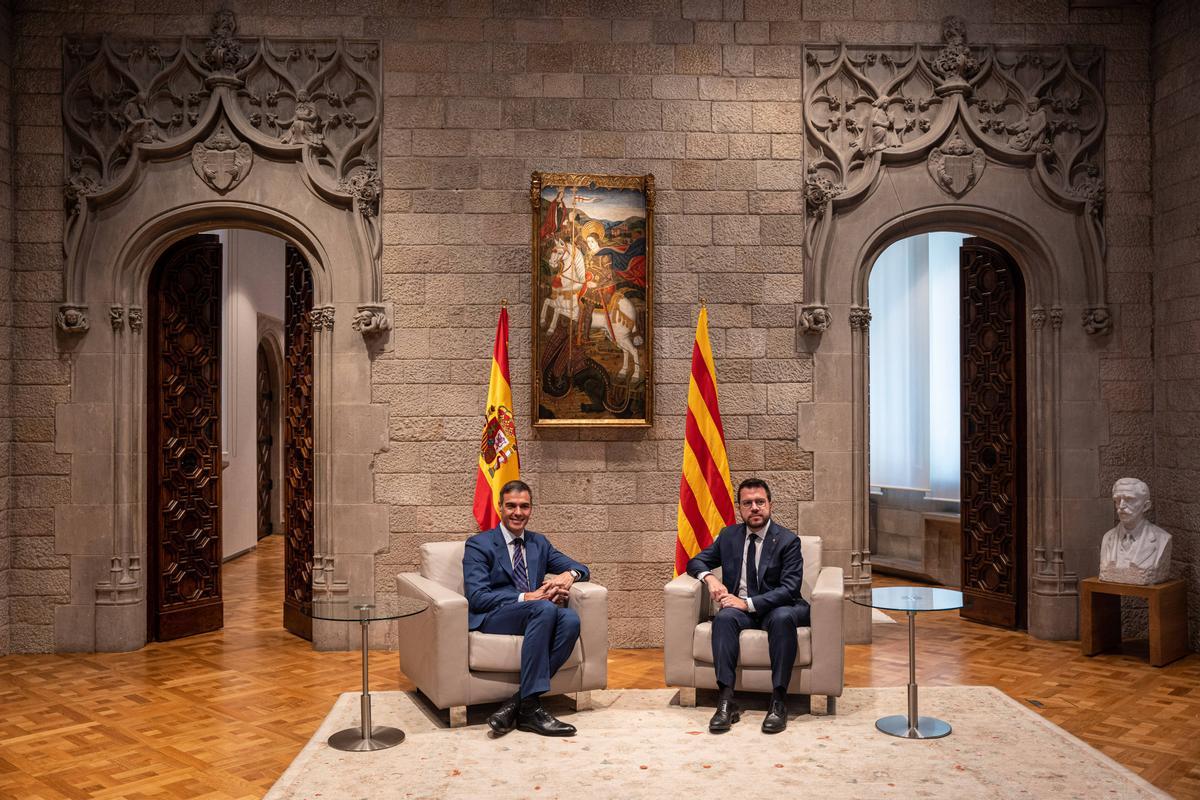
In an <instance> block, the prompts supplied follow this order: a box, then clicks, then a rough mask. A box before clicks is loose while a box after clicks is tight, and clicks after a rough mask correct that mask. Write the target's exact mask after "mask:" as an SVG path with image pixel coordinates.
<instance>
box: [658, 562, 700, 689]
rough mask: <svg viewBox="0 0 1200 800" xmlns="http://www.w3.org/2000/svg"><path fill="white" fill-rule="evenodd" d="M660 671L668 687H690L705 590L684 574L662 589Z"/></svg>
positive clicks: (692, 683)
mask: <svg viewBox="0 0 1200 800" xmlns="http://www.w3.org/2000/svg"><path fill="white" fill-rule="evenodd" d="M663 595H664V596H663V670H664V673H665V677H666V682H667V685H668V686H694V685H695V680H696V662H695V659H694V658H693V657H692V641H693V640H694V639H695V636H696V625H697V624H699V623H700V622H703V621H704V619H705V617H706V616H707V614H705V613H704V610H705V609H707V608H708V604H707V599H708V589H707V587H705V586H704V583H703V582H702V581H698V580H696V579H695V578H693V577H692V576H691V575H687V574H686V573H685V574H683V575H679V576H678V577H676V578H675V579H674V580H672V581H671V582H670V583H668V584H667V585H666V586H664V587H663Z"/></svg>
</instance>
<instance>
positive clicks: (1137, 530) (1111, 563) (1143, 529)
mask: <svg viewBox="0 0 1200 800" xmlns="http://www.w3.org/2000/svg"><path fill="white" fill-rule="evenodd" d="M1113 503H1115V504H1116V507H1117V518H1118V519H1119V520H1120V523H1119V524H1118V525H1117V527H1115V528H1113V529H1112V530H1111V531H1109V532H1108V533H1106V534H1104V539H1103V540H1102V541H1101V542H1100V580H1102V581H1115V582H1117V583H1136V584H1140V585H1147V584H1151V583H1162V582H1163V581H1165V580H1166V579H1167V577H1168V573H1169V572H1170V570H1171V534H1169V533H1167V532H1166V531H1164V530H1163V529H1162V528H1160V527H1158V526H1157V525H1155V524H1154V523H1153V522H1150V521H1149V520H1147V519H1146V511H1147V510H1149V508H1150V487H1149V486H1147V485H1146V484H1145V483H1143V482H1142V481H1139V480H1138V479H1137V478H1121V479H1120V480H1119V481H1117V482H1116V483H1114V484H1113Z"/></svg>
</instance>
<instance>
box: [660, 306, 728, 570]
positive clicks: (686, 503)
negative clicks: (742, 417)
mask: <svg viewBox="0 0 1200 800" xmlns="http://www.w3.org/2000/svg"><path fill="white" fill-rule="evenodd" d="M733 522H734V518H733V486H732V485H731V484H730V482H729V456H728V455H727V454H726V452H725V430H724V429H723V428H722V427H721V411H720V409H719V408H718V406H717V371H716V369H715V368H714V367H713V357H712V346H711V345H710V344H709V341H708V309H706V308H704V307H703V306H702V307H701V308H700V319H699V320H698V321H697V322H696V343H695V344H694V345H692V377H691V380H689V381H688V405H687V422H686V423H685V424H684V443H683V475H682V476H681V477H680V479H679V511H678V513H677V526H678V529H679V538H678V539H677V540H676V542H675V574H676V575H680V574H682V573H683V572H685V571H686V570H687V562H688V560H689V559H691V558H692V557H693V556H695V555H696V554H697V553H699V552H700V551H701V550H703V549H704V548H705V547H708V546H709V545H710V544H712V540H713V538H714V537H715V536H716V535H717V534H718V533H720V532H721V528H723V527H725V526H726V525H732V524H733Z"/></svg>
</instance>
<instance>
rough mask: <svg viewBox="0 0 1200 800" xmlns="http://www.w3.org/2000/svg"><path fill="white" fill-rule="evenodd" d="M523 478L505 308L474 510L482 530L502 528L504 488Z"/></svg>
mask: <svg viewBox="0 0 1200 800" xmlns="http://www.w3.org/2000/svg"><path fill="white" fill-rule="evenodd" d="M519 477H521V465H520V459H519V458H518V456H517V424H516V420H514V419H513V411H512V384H511V381H510V380H509V377H508V309H507V308H501V309H500V319H499V320H498V321H497V322H496V345H495V347H494V348H493V349H492V376H491V379H490V380H489V381H488V395H487V406H486V410H485V411H484V420H483V438H482V439H481V441H480V443H479V472H478V473H477V474H476V476H475V504H474V510H475V520H476V522H478V523H479V530H481V531H486V530H488V529H490V528H494V527H496V526H497V525H499V524H500V514H499V511H498V506H499V501H500V487H502V486H503V485H504V484H506V483H508V482H509V481H512V480H516V479H517V478H519Z"/></svg>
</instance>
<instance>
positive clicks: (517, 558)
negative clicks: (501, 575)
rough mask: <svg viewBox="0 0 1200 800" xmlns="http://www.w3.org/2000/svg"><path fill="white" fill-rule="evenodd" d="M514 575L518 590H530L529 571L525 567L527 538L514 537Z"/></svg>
mask: <svg viewBox="0 0 1200 800" xmlns="http://www.w3.org/2000/svg"><path fill="white" fill-rule="evenodd" d="M512 543H513V577H514V578H516V580H517V591H518V592H528V591H529V572H528V570H526V568H525V540H524V539H513V541H512Z"/></svg>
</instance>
